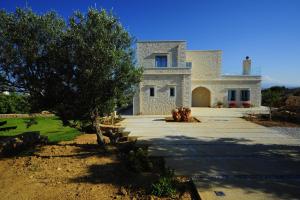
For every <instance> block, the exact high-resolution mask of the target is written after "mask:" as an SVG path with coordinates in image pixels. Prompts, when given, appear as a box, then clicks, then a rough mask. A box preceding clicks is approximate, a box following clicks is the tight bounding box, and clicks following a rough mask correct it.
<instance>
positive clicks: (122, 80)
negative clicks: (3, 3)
mask: <svg viewBox="0 0 300 200" xmlns="http://www.w3.org/2000/svg"><path fill="white" fill-rule="evenodd" d="M0 20H1V22H4V23H1V24H2V25H0V71H3V72H4V74H5V77H6V80H7V81H9V83H10V84H11V85H13V86H14V87H16V88H18V90H21V91H24V92H26V93H28V94H29V97H30V100H31V103H32V108H33V109H48V110H50V111H53V112H55V113H56V114H57V115H58V116H59V117H60V118H61V119H62V121H63V123H64V124H68V121H69V120H81V121H86V120H91V121H92V122H93V125H94V127H95V130H96V133H97V141H98V143H99V144H103V136H102V133H101V129H100V127H99V117H101V116H103V115H104V114H105V113H110V112H112V111H113V109H114V108H115V106H116V105H120V104H122V103H124V102H125V101H126V100H128V98H129V97H130V96H132V94H133V93H134V88H135V85H136V84H138V83H139V81H140V77H141V70H140V68H136V67H135V65H134V51H133V48H132V45H133V42H134V40H133V38H132V37H131V35H130V34H129V33H128V32H127V31H126V30H125V29H124V27H123V26H122V25H121V23H120V22H119V20H118V19H117V18H116V17H115V16H114V15H113V14H112V13H107V12H106V11H105V10H100V11H99V10H97V9H89V10H88V12H87V13H86V14H83V13H80V12H75V13H74V14H73V16H71V17H70V18H69V19H68V21H67V23H66V22H65V21H64V20H63V19H62V18H61V17H59V16H58V15H57V14H56V13H54V12H50V13H46V14H44V15H37V14H35V13H34V12H32V11H31V10H29V9H26V10H22V9H17V10H16V12H15V13H6V12H5V11H1V13H0Z"/></svg>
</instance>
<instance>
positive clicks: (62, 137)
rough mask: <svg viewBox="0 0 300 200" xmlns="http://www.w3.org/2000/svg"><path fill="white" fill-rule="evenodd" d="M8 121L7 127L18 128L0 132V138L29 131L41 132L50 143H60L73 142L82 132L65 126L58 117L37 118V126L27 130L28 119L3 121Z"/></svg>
mask: <svg viewBox="0 0 300 200" xmlns="http://www.w3.org/2000/svg"><path fill="white" fill-rule="evenodd" d="M1 120H3V121H7V125H4V126H1V127H7V126H17V129H15V130H10V131H4V132H0V136H13V135H18V134H20V133H23V132H28V131H39V132H40V134H41V135H45V136H47V137H48V138H49V141H50V142H59V141H66V140H73V139H74V138H75V137H76V136H78V135H80V132H79V131H78V130H77V129H75V128H71V127H68V126H63V124H62V122H61V121H60V120H59V119H58V118H57V117H37V118H35V120H36V122H37V124H35V125H33V126H30V127H28V128H27V125H26V123H24V122H26V121H28V118H9V119H8V118H7V119H1Z"/></svg>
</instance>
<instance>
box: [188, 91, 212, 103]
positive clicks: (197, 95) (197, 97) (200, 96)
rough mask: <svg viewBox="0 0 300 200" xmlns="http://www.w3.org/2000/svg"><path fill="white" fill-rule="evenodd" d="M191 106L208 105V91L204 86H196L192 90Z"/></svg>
mask: <svg viewBox="0 0 300 200" xmlns="http://www.w3.org/2000/svg"><path fill="white" fill-rule="evenodd" d="M192 106H193V107H210V91H209V90H208V89H207V88H205V87H197V88H196V89H194V90H193V92H192Z"/></svg>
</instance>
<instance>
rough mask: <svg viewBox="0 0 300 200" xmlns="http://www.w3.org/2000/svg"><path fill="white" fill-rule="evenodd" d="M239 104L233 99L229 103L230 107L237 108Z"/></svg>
mask: <svg viewBox="0 0 300 200" xmlns="http://www.w3.org/2000/svg"><path fill="white" fill-rule="evenodd" d="M236 107H237V105H236V102H234V101H232V102H230V103H229V108H236Z"/></svg>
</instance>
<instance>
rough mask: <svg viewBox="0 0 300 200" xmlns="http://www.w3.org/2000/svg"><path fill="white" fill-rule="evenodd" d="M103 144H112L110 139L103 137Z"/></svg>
mask: <svg viewBox="0 0 300 200" xmlns="http://www.w3.org/2000/svg"><path fill="white" fill-rule="evenodd" d="M103 142H104V144H109V143H110V139H109V137H107V136H103Z"/></svg>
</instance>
